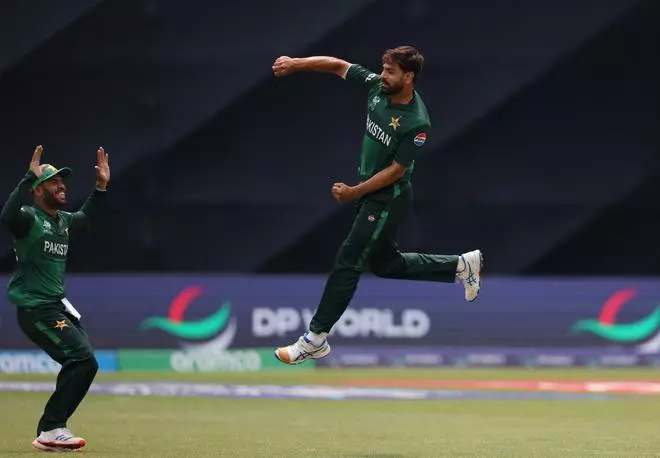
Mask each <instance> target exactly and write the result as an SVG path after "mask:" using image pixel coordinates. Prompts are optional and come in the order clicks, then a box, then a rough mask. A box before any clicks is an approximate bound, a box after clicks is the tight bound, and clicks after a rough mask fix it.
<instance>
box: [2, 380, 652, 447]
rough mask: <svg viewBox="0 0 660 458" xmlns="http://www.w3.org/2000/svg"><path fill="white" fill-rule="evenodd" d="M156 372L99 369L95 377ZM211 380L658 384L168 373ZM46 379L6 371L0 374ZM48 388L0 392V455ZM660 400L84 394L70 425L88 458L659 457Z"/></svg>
mask: <svg viewBox="0 0 660 458" xmlns="http://www.w3.org/2000/svg"><path fill="white" fill-rule="evenodd" d="M164 375H165V374H145V373H142V374H101V375H99V377H98V379H97V380H98V381H110V380H116V381H129V380H159V379H164V378H165V377H164ZM167 378H168V379H169V380H194V381H204V382H218V383H335V382H337V383H339V382H341V381H343V380H347V379H356V378H374V379H376V378H377V379H383V378H398V379H416V378H424V379H433V378H456V379H500V380H511V379H522V378H526V379H548V380H549V379H560V380H562V379H563V380H567V379H573V380H579V379H600V380H604V379H607V380H616V379H618V380H642V379H646V380H651V379H656V380H658V379H660V374H657V373H656V372H655V371H652V370H613V371H605V370H543V371H538V370H521V371H514V370H409V369H405V370H403V369H402V370H331V371H316V372H315V373H309V372H304V371H300V372H296V371H293V372H286V373H267V374H264V373H262V374H190V375H185V376H180V375H170V376H168V377H167ZM44 379H48V380H52V379H53V376H45V377H44V376H32V375H29V376H27V375H13V376H5V375H3V376H0V380H44ZM47 396H48V395H47V393H20V394H15V393H0V408H1V409H2V413H3V415H2V416H1V417H0V418H1V422H2V423H1V424H0V427H1V430H2V434H0V458H1V457H5V456H17V457H20V456H35V454H37V452H35V451H33V450H32V449H31V448H30V441H31V439H32V434H33V429H34V426H35V422H36V419H37V418H38V416H39V414H40V412H41V410H42V409H43V404H44V402H45V400H46V399H47ZM658 418H660V397H633V398H629V397H626V398H620V399H615V400H552V401H551V400H531V401H530V400H513V401H511V400H509V401H503V400H479V401H476V400H435V401H380V400H369V401H358V400H351V401H312V400H295V401H292V400H261V399H208V398H186V399H183V398H155V397H154V398H129V397H109V396H89V397H88V398H87V399H86V400H85V401H84V402H83V404H82V405H81V407H80V409H79V410H78V412H77V413H76V414H75V416H74V417H73V419H72V421H71V423H70V426H71V427H72V429H73V430H74V431H75V432H78V433H79V434H81V435H83V436H84V437H85V438H86V439H87V440H88V442H89V444H88V447H86V450H85V452H84V455H85V456H90V457H91V456H93V457H97V456H98V457H131V456H139V457H169V456H186V457H197V456H200V457H201V456H204V457H207V456H237V457H310V456H315V457H316V456H318V457H381V458H396V457H444V456H447V457H449V456H451V457H491V456H492V457H525V458H527V457H589V456H607V457H619V456H621V457H641V456H660V434H658V431H659V426H658Z"/></svg>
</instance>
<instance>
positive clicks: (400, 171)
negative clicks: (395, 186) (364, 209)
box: [353, 162, 406, 199]
mask: <svg viewBox="0 0 660 458" xmlns="http://www.w3.org/2000/svg"><path fill="white" fill-rule="evenodd" d="M405 173H406V167H404V166H402V165H401V164H398V163H396V162H392V164H391V165H390V166H389V167H387V168H386V169H383V170H381V171H380V172H378V173H377V174H375V175H374V176H372V177H371V178H369V179H368V180H367V181H364V182H362V183H360V184H358V185H356V186H353V190H354V193H355V198H356V199H359V198H360V197H362V196H364V195H365V194H369V193H372V192H375V191H378V190H379V189H382V188H385V187H387V186H389V185H391V184H392V183H394V182H395V181H396V180H398V179H399V178H401V177H402V176H403V175H404V174H405Z"/></svg>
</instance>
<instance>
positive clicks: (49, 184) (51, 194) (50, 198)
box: [41, 175, 66, 208]
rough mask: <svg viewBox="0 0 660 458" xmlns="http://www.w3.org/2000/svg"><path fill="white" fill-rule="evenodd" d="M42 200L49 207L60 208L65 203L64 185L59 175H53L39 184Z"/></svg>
mask: <svg viewBox="0 0 660 458" xmlns="http://www.w3.org/2000/svg"><path fill="white" fill-rule="evenodd" d="M41 188H42V190H43V195H44V202H45V203H46V205H48V206H49V207H50V208H62V207H63V206H64V204H66V185H65V184H64V180H63V179H62V177H61V176H59V175H55V176H54V177H53V178H51V179H50V180H46V181H44V182H43V183H42V184H41Z"/></svg>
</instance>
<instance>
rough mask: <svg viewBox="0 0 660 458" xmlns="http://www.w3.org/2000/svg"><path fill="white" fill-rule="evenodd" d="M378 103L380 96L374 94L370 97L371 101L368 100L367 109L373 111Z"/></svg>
mask: <svg viewBox="0 0 660 458" xmlns="http://www.w3.org/2000/svg"><path fill="white" fill-rule="evenodd" d="M379 103H380V97H378V96H377V95H376V96H374V98H373V99H371V102H369V110H370V111H374V110H375V109H376V105H378V104H379Z"/></svg>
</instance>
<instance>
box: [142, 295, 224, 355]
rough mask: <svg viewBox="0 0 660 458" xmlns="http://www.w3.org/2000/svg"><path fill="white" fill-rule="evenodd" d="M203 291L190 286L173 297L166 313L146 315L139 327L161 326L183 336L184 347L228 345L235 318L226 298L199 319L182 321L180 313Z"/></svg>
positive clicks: (219, 348)
mask: <svg viewBox="0 0 660 458" xmlns="http://www.w3.org/2000/svg"><path fill="white" fill-rule="evenodd" d="M203 293H204V289H203V288H202V287H201V286H189V287H187V288H185V289H183V290H182V291H181V292H180V293H179V294H177V296H176V297H175V298H174V299H173V300H172V303H171V304H170V310H169V313H168V315H167V316H166V317H151V318H147V319H146V320H144V321H143V322H142V324H141V325H140V329H142V330H148V329H154V328H156V329H160V330H162V331H165V332H167V333H169V334H172V335H174V336H177V337H179V338H180V339H182V342H181V346H182V347H183V348H187V349H191V350H193V349H200V350H201V349H209V350H210V349H213V350H225V349H227V348H228V347H229V346H230V345H231V343H232V341H233V340H234V336H235V335H236V320H235V319H234V318H231V316H230V314H231V303H230V302H225V303H224V304H222V306H221V307H220V308H219V309H218V310H217V311H216V312H215V313H213V314H212V315H209V316H207V317H206V318H203V319H201V320H196V321H185V320H184V319H183V316H184V314H185V312H186V310H187V309H188V307H190V305H191V304H192V302H193V301H194V300H195V299H196V298H197V297H199V296H201V295H202V294H203Z"/></svg>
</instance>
